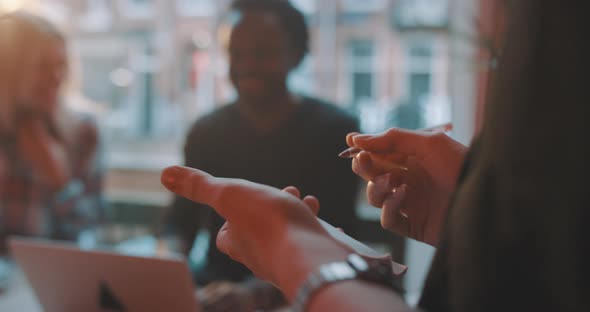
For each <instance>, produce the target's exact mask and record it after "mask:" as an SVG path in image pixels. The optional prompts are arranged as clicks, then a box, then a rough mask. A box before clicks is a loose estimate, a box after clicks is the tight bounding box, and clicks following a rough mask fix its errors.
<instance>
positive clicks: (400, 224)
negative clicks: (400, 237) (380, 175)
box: [381, 184, 410, 234]
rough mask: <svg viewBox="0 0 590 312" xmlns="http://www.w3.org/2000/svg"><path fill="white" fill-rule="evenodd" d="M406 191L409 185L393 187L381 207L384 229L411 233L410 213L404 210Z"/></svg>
mask: <svg viewBox="0 0 590 312" xmlns="http://www.w3.org/2000/svg"><path fill="white" fill-rule="evenodd" d="M406 192H407V185H405V184H403V185H401V186H399V187H397V188H395V189H393V190H392V191H391V193H390V194H389V195H388V196H387V197H386V198H385V200H384V201H383V204H382V208H381V226H382V227H383V228H384V229H388V230H390V231H395V232H398V233H401V234H407V233H409V230H410V229H409V226H410V222H409V220H408V215H407V214H406V213H404V212H402V206H403V201H404V199H405V196H406Z"/></svg>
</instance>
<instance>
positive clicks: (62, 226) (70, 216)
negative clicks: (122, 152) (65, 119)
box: [0, 121, 102, 253]
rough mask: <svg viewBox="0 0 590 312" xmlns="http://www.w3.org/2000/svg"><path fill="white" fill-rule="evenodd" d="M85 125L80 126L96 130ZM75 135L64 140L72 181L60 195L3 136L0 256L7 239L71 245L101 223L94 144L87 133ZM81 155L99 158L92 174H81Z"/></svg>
mask: <svg viewBox="0 0 590 312" xmlns="http://www.w3.org/2000/svg"><path fill="white" fill-rule="evenodd" d="M83 122H84V123H85V124H83V125H81V126H84V127H89V126H91V127H94V125H93V124H88V121H83ZM75 133H76V137H75V138H74V139H72V140H64V142H65V143H64V144H65V145H66V146H65V147H66V151H67V153H68V158H69V162H70V164H72V167H71V170H72V179H71V180H70V182H69V183H68V184H67V185H66V186H65V187H64V188H63V189H62V190H59V191H57V192H56V191H52V190H50V188H49V187H48V186H47V185H46V184H45V183H44V181H43V180H42V179H40V178H39V177H38V176H36V175H34V174H33V172H32V169H31V168H30V166H29V165H28V164H27V163H26V162H25V161H23V160H22V157H19V155H18V148H17V146H16V140H14V139H13V138H11V137H8V136H4V137H2V136H0V253H2V250H3V249H4V244H5V242H4V241H5V237H6V236H7V235H13V234H17V235H32V236H50V237H55V238H69V239H72V238H74V237H75V235H76V233H77V232H78V231H79V230H80V229H81V228H83V227H84V226H88V225H90V224H92V223H94V222H97V221H98V220H99V219H100V218H101V217H102V199H101V189H102V187H101V186H102V185H101V184H102V183H101V182H102V175H101V172H102V170H101V166H100V159H98V157H94V156H95V155H91V154H92V152H91V151H93V150H96V146H95V145H96V139H95V138H90V137H89V135H90V132H89V131H76V132H75ZM82 155H90V156H91V157H93V158H95V159H94V161H93V163H92V165H91V168H80V167H81V166H80V164H82V163H84V161H85V159H82V158H83V157H84V156H82ZM86 158H87V157H86Z"/></svg>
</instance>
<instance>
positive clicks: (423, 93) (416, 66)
mask: <svg viewBox="0 0 590 312" xmlns="http://www.w3.org/2000/svg"><path fill="white" fill-rule="evenodd" d="M407 51H408V52H407V74H406V75H407V78H406V82H407V94H406V96H405V101H402V102H401V103H399V105H398V106H397V107H396V109H395V110H394V111H393V112H392V116H391V117H390V118H391V120H390V123H391V126H395V127H400V128H405V129H419V128H422V127H424V125H425V118H426V116H425V111H426V109H427V105H428V103H427V100H428V97H429V95H430V91H431V90H430V89H431V80H432V48H431V46H430V45H429V42H428V41H424V42H421V41H418V42H412V43H410V44H409V45H408V47H407Z"/></svg>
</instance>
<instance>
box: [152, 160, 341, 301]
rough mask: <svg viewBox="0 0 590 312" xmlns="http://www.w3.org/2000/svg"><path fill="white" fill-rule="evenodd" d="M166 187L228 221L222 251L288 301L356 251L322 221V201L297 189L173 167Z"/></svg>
mask: <svg viewBox="0 0 590 312" xmlns="http://www.w3.org/2000/svg"><path fill="white" fill-rule="evenodd" d="M162 183H163V184H164V185H165V186H166V187H167V188H168V189H170V190H171V191H173V192H174V193H176V194H178V195H180V196H184V197H186V198H188V199H191V200H193V201H196V202H199V203H203V204H206V205H209V206H211V207H213V208H214V209H215V211H216V212H217V213H219V214H220V215H221V216H222V217H223V218H225V219H226V220H227V222H226V223H225V224H224V225H223V227H222V228H221V229H220V231H219V233H218V235H217V247H218V248H219V250H220V251H221V252H223V253H225V254H227V255H229V256H230V257H231V258H233V259H234V260H236V261H238V262H241V263H243V264H244V265H246V266H247V267H248V268H249V269H250V270H251V271H252V272H253V273H254V274H255V275H256V276H257V277H259V278H261V279H263V280H266V281H269V282H271V283H273V284H274V285H276V286H277V287H278V288H280V289H281V290H282V291H283V293H284V294H285V295H286V296H287V297H288V298H293V297H294V296H295V292H296V290H297V288H298V287H299V286H300V285H301V284H302V283H303V280H305V278H306V277H307V276H308V274H309V273H310V272H311V271H313V270H315V269H316V268H317V267H318V266H319V265H321V264H324V263H328V262H333V261H342V260H344V259H346V256H347V255H348V254H349V253H350V248H348V247H346V246H343V245H341V244H340V243H338V242H336V241H335V240H334V239H332V237H331V236H330V235H329V234H328V233H327V232H326V231H325V230H324V229H323V227H322V226H321V225H320V223H319V222H318V221H317V218H316V217H315V215H314V211H317V209H319V203H318V202H317V199H315V198H314V197H311V196H309V197H305V198H304V199H303V200H301V199H300V198H299V191H297V189H295V188H286V189H285V191H281V190H278V189H275V188H273V187H270V186H265V185H261V184H256V183H252V182H249V181H245V180H238V179H227V178H215V177H212V176H211V175H209V174H207V173H205V172H202V171H199V170H196V169H190V168H186V167H170V168H167V169H166V170H164V172H163V173H162Z"/></svg>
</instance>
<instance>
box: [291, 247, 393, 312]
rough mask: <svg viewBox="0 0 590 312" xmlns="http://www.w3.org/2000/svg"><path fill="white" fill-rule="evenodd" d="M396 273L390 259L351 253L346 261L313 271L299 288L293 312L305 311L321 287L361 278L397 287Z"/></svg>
mask: <svg viewBox="0 0 590 312" xmlns="http://www.w3.org/2000/svg"><path fill="white" fill-rule="evenodd" d="M393 277H394V274H393V270H392V267H391V260H389V259H374V260H369V261H367V260H365V259H364V258H362V257H361V256H359V255H358V254H354V253H353V254H350V255H349V256H348V257H347V259H346V261H342V262H332V263H328V264H324V265H322V266H320V267H319V269H318V270H317V271H316V272H313V273H311V274H310V275H309V276H308V278H307V279H306V280H305V282H304V283H303V285H302V286H301V287H300V288H299V291H298V292H297V295H296V296H295V300H294V301H293V305H292V307H291V311H292V312H304V311H305V308H306V306H307V303H308V302H309V299H311V297H312V296H313V295H314V294H315V293H316V292H317V291H318V290H320V289H321V288H323V287H325V286H328V285H330V284H333V283H335V282H340V281H348V280H353V279H360V280H364V281H369V282H374V283H378V284H381V285H385V286H388V287H392V288H394V289H395V285H394V278H393Z"/></svg>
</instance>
